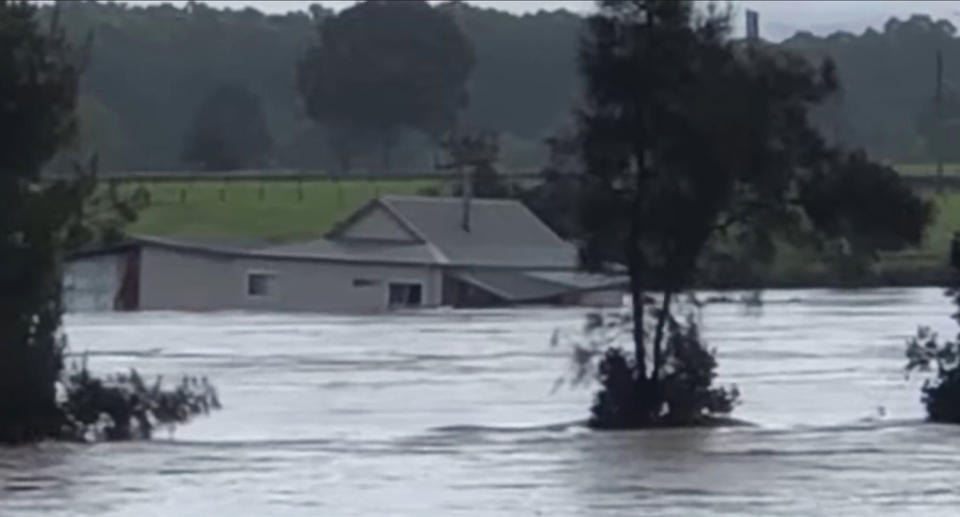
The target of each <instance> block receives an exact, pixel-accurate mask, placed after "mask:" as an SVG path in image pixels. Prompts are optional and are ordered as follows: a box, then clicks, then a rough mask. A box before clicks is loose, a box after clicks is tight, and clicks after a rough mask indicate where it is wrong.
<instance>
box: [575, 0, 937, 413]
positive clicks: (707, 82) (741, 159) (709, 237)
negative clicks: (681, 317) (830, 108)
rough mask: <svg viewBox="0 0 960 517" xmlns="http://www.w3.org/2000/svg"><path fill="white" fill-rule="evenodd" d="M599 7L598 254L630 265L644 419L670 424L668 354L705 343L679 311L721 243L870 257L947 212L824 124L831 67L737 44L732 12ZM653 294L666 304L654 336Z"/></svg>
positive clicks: (587, 200) (590, 106) (595, 56)
mask: <svg viewBox="0 0 960 517" xmlns="http://www.w3.org/2000/svg"><path fill="white" fill-rule="evenodd" d="M599 7H600V12H599V13H598V14H597V15H595V16H593V17H591V18H590V19H589V21H588V24H589V33H588V35H587V37H586V38H585V40H584V43H583V46H582V54H581V62H582V71H583V74H584V76H585V79H586V82H587V106H586V109H585V110H584V111H583V112H582V114H581V136H580V141H581V144H582V153H583V159H584V163H585V165H586V169H587V175H588V180H587V185H586V188H585V189H584V195H583V197H584V199H583V203H584V209H583V211H582V215H583V229H584V232H585V237H586V239H585V244H584V249H583V252H584V253H583V256H584V259H585V263H586V265H587V266H588V267H593V268H603V267H604V266H605V265H606V264H608V263H610V262H621V263H624V264H626V266H627V269H628V271H629V275H630V281H631V282H630V283H631V292H632V295H633V301H634V304H633V311H634V312H633V318H632V320H633V321H634V322H635V325H634V344H635V352H634V357H635V365H636V367H635V368H636V370H635V375H636V380H637V383H638V385H639V388H638V390H639V391H638V393H640V394H641V395H643V396H641V397H639V398H637V404H638V407H639V409H638V411H639V413H640V414H641V415H642V414H646V415H648V418H654V419H655V418H657V417H658V415H660V414H661V413H662V412H663V411H664V410H665V409H664V408H663V404H664V403H665V399H664V398H663V397H664V393H665V392H664V386H663V384H662V382H663V380H664V379H665V378H667V376H668V375H669V372H667V371H666V368H667V355H666V353H665V351H664V350H663V346H664V342H665V340H666V342H667V343H670V342H672V341H671V340H672V339H673V338H674V337H677V336H679V337H680V338H681V341H682V342H685V343H686V342H689V339H688V337H689V336H688V337H684V336H686V334H685V333H684V331H683V330H682V327H681V326H678V325H676V324H675V323H671V322H672V321H673V317H672V316H671V302H672V300H673V298H674V297H675V295H676V294H677V293H678V292H679V291H681V290H683V289H685V288H688V287H689V286H691V285H692V283H693V281H694V280H695V279H696V276H697V271H698V265H699V263H700V261H701V260H702V257H703V256H704V253H705V252H706V251H707V250H708V249H709V247H710V246H712V245H714V244H716V243H717V242H718V241H723V240H725V239H734V240H736V241H737V242H741V243H743V248H744V249H745V250H747V252H749V254H750V255H751V256H758V255H759V256H761V257H763V258H770V257H771V256H772V253H773V251H775V247H774V246H773V239H774V236H775V235H777V234H778V233H780V234H787V235H793V236H796V235H798V234H800V233H808V234H810V235H811V236H822V237H824V238H834V239H844V240H845V242H847V243H848V244H849V245H850V247H851V248H853V249H854V250H855V251H856V252H858V253H863V254H866V255H870V254H871V253H873V252H875V251H876V250H878V249H885V250H895V249H900V248H902V247H905V246H908V245H913V244H917V243H919V242H920V240H921V239H922V236H923V229H924V227H925V225H926V223H927V222H928V220H929V218H930V213H931V208H930V205H929V203H927V202H924V201H922V200H920V199H919V198H917V197H916V195H915V194H914V193H912V192H911V190H910V189H909V188H908V187H907V186H906V185H905V184H904V183H903V182H902V181H901V180H900V178H899V176H897V174H896V173H895V172H894V171H893V170H891V169H889V168H887V167H884V166H882V165H878V164H874V163H872V162H870V161H869V160H868V159H867V158H866V155H864V154H863V153H860V152H854V153H851V152H849V151H846V150H844V149H842V148H834V147H830V146H828V145H827V144H826V142H825V140H824V138H823V137H821V135H820V133H819V132H818V131H817V129H816V128H815V126H814V124H813V122H812V121H811V118H810V116H809V112H810V111H811V110H812V109H813V108H814V107H815V106H817V105H819V104H821V103H823V102H824V101H825V100H826V99H827V98H828V97H829V95H830V94H831V93H833V92H834V91H835V90H836V88H837V83H836V77H835V68H834V66H833V65H832V63H831V62H829V61H826V62H824V64H823V65H822V66H821V67H820V68H814V67H813V66H812V65H811V64H810V63H809V62H808V61H807V60H806V59H804V58H802V57H800V56H797V55H794V54H792V53H790V52H787V51H785V50H783V49H781V48H777V47H770V46H766V45H763V44H761V43H751V42H747V43H741V42H734V41H732V40H731V39H730V38H729V26H728V15H727V13H723V12H717V11H713V10H708V11H706V12H701V11H698V10H697V9H696V8H695V4H694V3H693V2H692V1H675V0H629V1H614V0H606V1H602V2H599ZM884 212H886V215H885V214H884ZM893 214H895V215H893ZM894 219H896V220H894ZM649 288H655V289H657V290H659V291H662V292H663V296H662V298H661V300H660V301H659V302H658V304H659V307H658V308H657V309H656V312H655V317H654V320H655V323H654V326H653V328H652V329H645V328H644V323H645V322H646V321H647V314H646V309H645V306H646V305H647V303H648V302H647V301H646V300H647V296H648V295H647V289H649ZM671 329H673V330H671ZM678 332H679V333H678ZM692 335H693V336H696V332H693V333H692ZM691 339H692V338H691ZM648 343H649V344H650V348H652V358H650V359H649V360H648V358H647V345H648ZM708 399H709V397H707V399H705V400H708ZM641 420H643V418H641Z"/></svg>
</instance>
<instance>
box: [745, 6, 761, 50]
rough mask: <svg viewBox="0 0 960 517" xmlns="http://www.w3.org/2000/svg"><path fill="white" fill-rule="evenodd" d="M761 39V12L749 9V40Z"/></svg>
mask: <svg viewBox="0 0 960 517" xmlns="http://www.w3.org/2000/svg"><path fill="white" fill-rule="evenodd" d="M759 40H760V13H758V12H756V11H754V10H751V9H747V41H750V42H755V41H759Z"/></svg>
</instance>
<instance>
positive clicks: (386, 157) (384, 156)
mask: <svg viewBox="0 0 960 517" xmlns="http://www.w3.org/2000/svg"><path fill="white" fill-rule="evenodd" d="M394 143H395V142H394V136H393V132H392V131H391V130H389V129H384V130H383V131H382V132H381V134H380V166H381V167H382V168H383V172H384V173H389V172H390V171H391V169H392V168H393V167H392V165H393V161H392V160H391V155H392V154H393V146H394Z"/></svg>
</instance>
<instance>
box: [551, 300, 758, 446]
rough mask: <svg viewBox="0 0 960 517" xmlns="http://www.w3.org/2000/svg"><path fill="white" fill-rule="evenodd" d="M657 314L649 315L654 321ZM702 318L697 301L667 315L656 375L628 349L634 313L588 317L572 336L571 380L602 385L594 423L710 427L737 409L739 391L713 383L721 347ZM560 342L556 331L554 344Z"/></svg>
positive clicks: (611, 426) (623, 426)
mask: <svg viewBox="0 0 960 517" xmlns="http://www.w3.org/2000/svg"><path fill="white" fill-rule="evenodd" d="M655 312H656V311H651V314H650V315H649V319H651V320H654V319H655V316H656V315H655V314H654V313H655ZM697 316H698V309H697V307H696V305H695V304H688V307H687V314H686V316H685V317H683V318H680V319H678V318H677V317H676V316H675V315H674V314H670V315H668V317H667V319H666V322H667V324H666V335H665V336H664V345H665V346H664V351H663V353H664V357H663V358H662V361H663V368H662V370H661V371H660V375H659V377H657V378H652V376H641V375H639V371H640V370H639V369H640V368H641V367H644V368H646V365H638V364H637V362H636V359H635V357H634V354H632V353H629V352H627V351H625V350H624V345H626V344H627V343H629V342H630V339H631V337H632V335H633V324H634V323H633V319H632V317H631V316H630V314H628V313H608V314H601V313H594V314H590V315H588V317H587V323H586V325H585V327H584V332H583V334H582V336H578V337H576V338H574V340H573V367H574V373H573V378H572V381H573V382H574V383H582V382H584V381H586V380H589V379H591V378H593V379H596V381H597V382H598V383H599V384H600V391H599V392H598V393H597V395H596V397H595V398H594V402H593V405H592V406H591V408H590V412H591V418H590V421H589V424H590V426H591V427H594V428H597V429H630V428H641V427H654V426H684V425H705V424H708V423H710V422H713V421H716V418H717V417H719V416H721V415H726V414H729V413H730V412H732V411H733V409H734V407H735V406H736V404H737V402H738V400H739V397H740V393H739V391H738V390H737V388H736V386H731V387H729V388H727V387H717V386H714V384H713V383H714V379H715V378H716V369H717V361H716V357H715V355H716V351H715V350H713V349H710V348H708V347H707V345H706V343H705V342H704V341H703V339H702V337H701V335H700V330H699V328H700V327H699V324H698V321H697ZM649 326H650V325H649V324H648V325H645V328H646V327H649ZM559 340H560V335H559V334H555V337H554V343H555V344H556V343H558V342H559ZM648 355H649V354H648Z"/></svg>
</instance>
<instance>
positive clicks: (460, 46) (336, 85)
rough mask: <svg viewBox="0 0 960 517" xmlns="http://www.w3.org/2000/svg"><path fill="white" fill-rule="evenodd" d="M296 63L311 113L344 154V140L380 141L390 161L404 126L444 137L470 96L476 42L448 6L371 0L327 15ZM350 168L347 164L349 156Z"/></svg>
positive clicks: (385, 163)
mask: <svg viewBox="0 0 960 517" xmlns="http://www.w3.org/2000/svg"><path fill="white" fill-rule="evenodd" d="M319 35H320V41H319V43H318V44H317V45H315V46H313V47H311V48H310V49H308V50H307V52H306V54H305V56H304V57H303V59H302V60H301V61H300V63H299V64H298V66H297V74H296V75H297V85H298V87H299V90H300V93H301V95H302V96H303V99H304V102H305V104H306V106H307V112H308V113H309V115H310V117H311V118H313V119H314V120H316V121H317V122H319V123H321V124H323V125H324V126H325V127H326V128H328V130H330V131H333V132H341V134H346V135H349V136H341V137H336V136H335V137H333V138H332V140H331V143H332V144H333V146H334V147H335V148H337V151H338V154H341V155H344V154H345V153H346V154H349V153H350V149H347V148H344V145H346V143H347V142H346V141H345V139H348V138H349V139H352V140H356V139H357V138H358V137H359V138H363V137H365V136H366V137H368V138H373V139H375V140H376V141H378V142H379V144H380V147H381V153H382V162H383V166H384V167H386V168H389V165H390V153H391V151H392V149H393V147H394V146H395V145H396V142H397V139H398V132H399V131H400V130H401V129H404V128H407V129H414V130H418V131H421V132H423V133H426V134H428V135H431V136H433V137H435V138H439V137H440V135H442V134H443V133H444V132H445V131H447V130H448V129H450V128H452V127H453V124H454V122H455V119H456V115H457V112H458V110H459V109H461V108H462V107H464V106H465V105H466V102H467V93H466V81H467V78H468V77H469V75H470V71H471V69H472V68H473V60H474V57H473V48H472V46H471V45H470V42H469V40H467V39H466V37H464V35H463V34H462V33H461V32H460V30H459V28H458V27H457V25H456V24H455V23H454V20H453V18H452V17H451V16H449V15H448V14H447V13H444V12H442V11H440V10H437V9H434V8H432V7H430V5H429V4H427V3H426V2H425V1H408V2H391V1H383V0H371V1H367V2H361V3H358V4H356V5H355V6H353V7H351V8H349V9H345V10H344V11H342V12H341V13H339V14H337V15H336V16H333V17H328V18H326V19H324V20H323V21H322V23H321V24H320V25H319ZM342 165H343V167H344V168H346V167H347V166H348V162H347V160H346V158H344V160H343V164H342Z"/></svg>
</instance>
